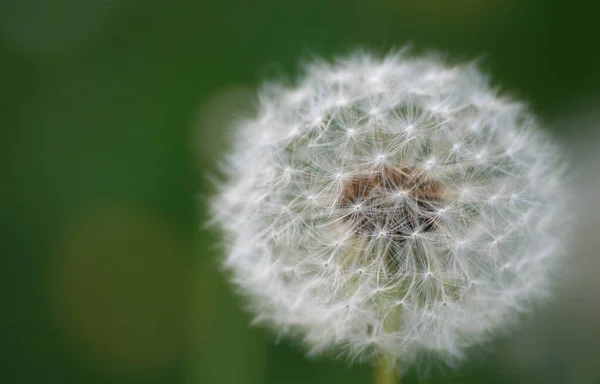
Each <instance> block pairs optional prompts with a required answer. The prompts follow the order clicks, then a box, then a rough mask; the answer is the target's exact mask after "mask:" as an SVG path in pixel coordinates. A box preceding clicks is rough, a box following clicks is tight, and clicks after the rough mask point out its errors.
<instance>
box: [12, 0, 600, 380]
mask: <svg viewBox="0 0 600 384" xmlns="http://www.w3.org/2000/svg"><path fill="white" fill-rule="evenodd" d="M599 19H600V5H599V3H598V2H597V1H593V0H590V1H584V0H579V1H577V0H573V1H559V0H527V1H524V0H487V1H482V0H480V1H470V0H419V1H401V0H363V1H350V0H345V1H341V0H329V1H327V0H303V1H296V0H270V1H269V0H220V1H219V0H212V1H207V0H194V1H188V0H180V1H173V2H167V1H159V0H4V1H2V2H0V90H1V91H0V97H1V99H0V127H1V130H0V132H1V133H0V153H1V156H2V161H1V162H0V170H1V171H2V178H1V179H0V180H1V184H0V201H1V202H2V204H1V206H0V217H1V219H2V221H1V223H2V230H1V231H0V234H1V237H2V241H1V243H0V244H2V246H1V249H2V251H1V253H2V263H3V267H2V272H3V277H2V282H3V283H4V284H3V286H4V288H3V289H2V294H3V297H4V299H3V306H2V307H3V311H2V323H3V326H2V334H1V341H0V343H1V356H0V364H2V369H1V370H0V372H1V373H0V375H1V376H2V377H5V379H3V380H2V382H4V383H186V384H188V383H189V384H191V383H205V384H211V383H225V384H228V383H231V384H235V383H248V384H252V383H256V384H258V383H344V384H351V383H356V384H362V383H364V384H366V383H369V382H371V373H370V369H369V367H368V366H365V365H353V366H352V367H350V366H349V364H348V363H347V362H344V361H343V360H337V359H335V358H334V357H330V358H322V359H314V360H309V359H307V358H305V357H304V355H303V352H302V349H301V348H299V347H298V346H297V345H295V344H294V343H293V342H289V341H287V340H283V341H278V340H276V338H275V336H274V335H272V334H270V333H268V332H266V331H264V330H262V329H257V328H252V327H249V322H250V317H249V316H248V315H247V314H246V313H244V312H243V311H242V310H241V309H240V308H241V307H243V300H242V299H240V298H238V297H236V296H234V295H233V294H232V293H231V290H230V289H229V287H228V286H227V285H226V283H225V279H224V277H223V276H222V275H221V274H220V273H219V272H218V271H217V270H216V268H215V265H216V258H217V257H218V254H219V250H218V248H217V243H218V239H217V238H216V237H215V236H214V235H213V234H211V233H210V232H208V231H205V230H201V227H202V225H203V223H205V221H206V216H205V210H204V208H203V204H204V203H203V202H204V199H205V197H206V194H207V193H209V188H208V185H209V183H208V182H207V175H208V174H209V173H210V172H212V171H214V169H215V159H216V158H217V157H219V156H220V155H221V154H222V153H223V152H224V150H225V148H226V143H227V132H226V131H225V129H224V127H225V126H226V123H227V122H228V121H231V119H232V118H233V117H235V116H236V113H238V110H240V111H241V110H244V111H248V110H249V109H251V105H252V101H251V97H250V96H248V95H249V94H251V93H252V91H253V89H254V88H255V87H256V85H257V84H259V83H260V82H261V80H263V79H265V78H273V77H279V76H286V77H287V76H293V75H294V73H295V72H296V70H297V66H296V63H297V60H298V59H299V58H308V57H311V56H312V55H315V54H316V55H324V56H326V57H331V56H332V55H334V54H338V53H344V52H348V51H350V50H352V49H353V48H355V47H363V48H368V49H371V50H374V51H376V52H385V51H386V50H388V49H390V48H394V47H402V46H404V45H405V44H406V43H412V45H413V47H414V50H415V51H416V52H421V51H426V50H428V49H436V50H441V51H443V52H447V53H448V56H449V57H450V58H451V59H454V60H462V59H471V58H474V57H481V58H482V66H483V67H484V68H485V69H486V70H487V71H489V72H491V73H492V74H493V79H494V82H495V83H498V84H502V85H503V88H504V89H506V90H507V91H509V92H510V93H512V94H515V95H518V96H519V97H521V98H524V99H526V100H530V102H531V105H532V108H533V109H534V110H535V111H536V112H537V113H538V114H539V115H540V116H541V118H542V120H543V121H546V122H548V123H549V124H548V125H549V127H551V128H552V127H553V126H554V125H553V124H551V123H552V122H553V121H555V120H556V119H558V118H560V117H561V116H563V114H565V113H568V112H569V111H571V110H573V109H577V105H579V104H580V103H583V104H585V103H588V102H589V100H593V99H594V98H598V96H600V92H599V91H600V43H599V42H598V39H599V38H600V22H598V20H599ZM577 129H578V128H577V127H575V126H573V127H570V126H566V127H563V128H562V129H557V128H555V131H556V133H557V135H559V136H560V137H562V138H563V139H566V140H569V138H570V137H571V136H572V135H573V134H574V132H575V131H576V130H577ZM578 134H579V133H578ZM523 332H524V333H525V334H526V333H528V332H529V331H528V330H524V331H523ZM554 332H555V331H549V332H547V333H545V334H544V336H543V337H542V341H541V342H537V343H536V344H531V345H528V346H527V348H526V349H528V352H527V353H524V354H525V355H527V356H529V355H533V356H542V358H540V359H537V360H535V362H533V361H532V362H531V363H522V362H521V363H519V362H520V361H522V359H520V358H519V357H520V355H519V353H518V351H519V350H520V347H518V348H516V349H515V347H511V346H512V345H513V344H514V342H515V340H517V339H519V338H520V337H521V336H522V335H523V334H524V333H520V334H519V333H517V334H516V335H513V336H512V337H507V338H503V339H500V340H499V341H498V342H497V343H496V344H494V345H491V346H487V348H486V349H485V351H483V352H481V351H475V352H473V353H472V357H471V359H470V360H469V362H468V363H466V364H463V365H461V366H459V367H457V368H456V369H454V370H446V371H439V372H438V371H434V372H433V373H431V374H430V375H428V376H426V377H425V378H424V379H422V381H421V382H427V383H575V384H579V383H582V384H585V383H588V382H590V381H587V380H588V378H591V379H594V378H595V375H594V373H592V374H591V375H590V374H587V373H585V372H583V371H582V370H583V369H584V368H585V367H587V365H585V364H583V365H582V364H579V363H581V362H578V361H575V364H573V362H572V361H571V360H568V359H566V358H564V356H566V355H568V353H564V351H556V353H550V357H546V356H547V355H548V348H550V350H552V348H553V345H554V344H553V342H552V341H551V339H553V338H554V337H555V336H556V333H554ZM544 337H546V338H549V339H550V340H545V339H544ZM590 337H596V339H595V340H600V337H597V335H596V336H593V335H590ZM584 339H585V337H584ZM571 347H572V348H573V350H578V348H579V347H578V345H577V344H576V341H575V342H574V344H573V345H572V346H571ZM579 349H580V348H579ZM515 350H516V351H517V353H516V355H515ZM532 351H533V352H532ZM583 356H588V355H585V354H584V355H583ZM583 359H585V358H583ZM588 359H590V360H589V361H593V360H594V358H589V357H588ZM578 364H579V365H578ZM588 365H589V364H588ZM599 377H600V376H599ZM404 380H405V381H404V382H406V383H417V382H420V381H419V378H418V376H417V373H416V372H413V371H411V372H409V373H408V374H407V376H406V378H405V379H404Z"/></svg>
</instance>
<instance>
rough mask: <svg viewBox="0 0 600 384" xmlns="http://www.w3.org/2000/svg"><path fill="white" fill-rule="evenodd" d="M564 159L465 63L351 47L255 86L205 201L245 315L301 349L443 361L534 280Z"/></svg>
mask: <svg viewBox="0 0 600 384" xmlns="http://www.w3.org/2000/svg"><path fill="white" fill-rule="evenodd" d="M563 164H564V160H563V158H562V156H561V153H560V149H559V148H558V147H557V146H556V145H554V144H553V143H552V142H551V140H550V138H549V137H547V135H546V134H545V133H544V132H543V131H541V130H540V129H539V128H538V126H537V124H536V121H535V119H534V117H533V116H532V115H531V114H529V112H528V111H527V110H526V107H525V106H524V105H523V104H522V103H519V102H516V101H513V100H510V99H507V98H502V97H499V96H498V95H497V92H495V90H493V89H491V88H490V86H489V84H488V79H487V78H486V77H485V76H484V75H482V74H481V73H480V72H479V71H478V69H477V68H475V67H474V66H473V65H461V66H455V67H447V66H445V65H444V64H443V63H442V62H440V61H439V60H438V59H436V58H432V57H425V58H414V57H410V56H408V55H407V54H406V53H396V54H393V55H389V56H387V57H385V58H384V59H377V58H374V57H372V56H370V55H366V54H364V53H360V54H354V55H351V56H349V57H345V58H340V59H338V60H336V61H335V62H334V63H328V62H325V61H316V62H313V63H311V64H308V65H307V68H306V71H305V73H304V75H303V76H302V77H301V79H300V81H299V82H298V83H297V84H296V85H295V86H293V87H290V86H285V85H283V84H278V83H271V84H268V85H266V86H265V87H264V89H263V90H262V92H261V94H260V102H259V110H258V113H257V116H256V118H254V119H252V120H247V121H244V122H242V123H240V124H239V126H237V130H236V132H235V137H234V142H233V148H232V150H231V153H230V154H229V156H228V158H227V163H226V166H224V167H223V169H224V172H225V173H226V181H224V182H223V183H222V184H221V185H220V186H219V193H218V194H217V195H216V196H215V197H214V198H213V199H212V201H211V210H212V215H213V218H214V222H215V223H216V225H217V226H218V227H219V228H220V229H221V230H222V231H223V233H224V235H225V242H224V244H225V247H226V249H227V257H226V259H225V262H224V265H225V266H226V269H227V270H228V271H230V274H231V276H232V280H233V282H234V284H235V285H236V286H237V287H238V288H239V291H240V292H241V293H242V294H243V295H245V296H246V297H247V298H248V299H249V302H250V308H251V310H252V312H254V313H255V315H256V321H257V322H260V323H263V324H267V325H269V326H271V327H272V328H274V329H275V330H276V331H278V332H279V333H281V334H287V335H293V336H296V337H299V338H300V339H301V340H303V341H304V343H305V344H306V346H307V347H308V349H309V351H310V352H311V353H320V352H324V351H327V350H331V349H332V348H333V349H337V350H341V351H342V352H343V353H344V354H345V355H347V356H349V357H351V358H355V357H367V358H368V357H372V356H373V355H374V354H375V353H377V351H382V350H383V351H385V352H386V355H388V356H391V357H392V358H393V359H395V360H397V361H401V362H403V363H410V362H411V361H413V360H414V359H415V358H416V355H417V352H418V351H433V352H437V353H438V354H439V355H440V356H441V357H442V358H446V359H448V360H453V359H456V358H459V357H461V356H462V354H463V352H464V349H465V348H467V347H469V346H471V345H473V344H475V343H479V342H483V341H485V340H487V339H488V338H489V336H490V335H492V334H494V333H496V332H498V331H501V330H504V329H507V328H508V327H509V325H511V324H512V323H514V320H515V319H516V318H517V317H518V315H519V313H522V312H524V311H527V310H528V309H529V308H531V305H532V303H534V302H535V300H536V299H538V298H540V297H544V296H546V295H547V293H548V291H549V288H550V283H551V282H552V276H553V274H552V272H553V271H554V270H555V269H556V267H557V265H558V263H559V261H560V256H561V255H562V254H563V253H564V248H565V247H564V245H565V233H567V232H568V228H567V227H566V226H567V224H568V220H567V218H568V214H567V213H568V210H567V209H566V207H567V204H566V203H565V201H566V199H565V196H566V195H565V188H564V187H563V186H564V184H565V183H564V180H565V167H564V165H563Z"/></svg>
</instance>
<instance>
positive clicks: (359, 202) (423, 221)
mask: <svg viewBox="0 0 600 384" xmlns="http://www.w3.org/2000/svg"><path fill="white" fill-rule="evenodd" d="M443 192H444V190H443V186H442V184H441V183H440V182H438V181H436V180H432V179H430V178H428V177H427V176H426V173H425V172H424V171H423V170H422V169H419V168H408V167H403V168H392V167H385V168H383V169H380V170H378V171H375V172H371V173H365V174H364V175H358V176H355V177H353V178H351V179H349V180H348V181H347V182H345V183H344V185H343V189H342V198H341V200H340V206H341V208H343V209H344V212H345V215H344V217H345V220H347V221H348V222H350V223H352V224H353V225H355V226H356V230H357V232H358V234H359V235H361V236H368V237H371V236H373V237H378V236H379V237H382V236H385V237H388V238H389V239H391V240H392V241H393V242H395V243H397V244H403V243H405V242H406V240H407V238H408V237H410V236H414V235H415V234H418V233H424V232H432V231H433V230H435V227H436V225H437V223H436V215H435V211H436V209H437V207H439V205H440V203H441V202H442V194H443ZM346 212H347V213H346Z"/></svg>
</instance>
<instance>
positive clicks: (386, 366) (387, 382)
mask: <svg viewBox="0 0 600 384" xmlns="http://www.w3.org/2000/svg"><path fill="white" fill-rule="evenodd" d="M399 382H400V381H399V377H398V375H397V370H396V366H395V365H394V364H392V363H391V361H390V359H389V358H388V357H387V356H385V355H380V356H379V359H378V361H377V365H376V366H375V384H399Z"/></svg>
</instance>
